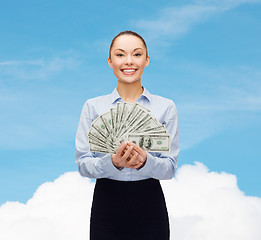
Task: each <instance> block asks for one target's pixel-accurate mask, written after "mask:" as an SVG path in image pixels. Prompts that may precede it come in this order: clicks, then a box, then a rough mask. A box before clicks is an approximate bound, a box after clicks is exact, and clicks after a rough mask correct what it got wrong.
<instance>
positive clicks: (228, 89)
mask: <svg viewBox="0 0 261 240" xmlns="http://www.w3.org/2000/svg"><path fill="white" fill-rule="evenodd" d="M176 67H177V66H176ZM178 67H180V68H181V69H186V74H187V75H186V77H185V78H191V79H192V80H191V81H189V82H188V84H189V85H190V87H191V89H193V93H189V94H184V93H183V92H182V93H181V94H180V95H179V94H178V93H175V96H173V99H176V98H177V99H178V100H179V102H178V104H177V105H178V113H179V122H180V126H179V127H180V143H181V144H180V145H181V148H182V149H183V150H184V149H188V148H190V147H192V146H194V145H196V144H198V143H199V142H201V141H203V140H205V139H207V138H209V137H211V136H213V135H215V134H217V133H220V132H222V131H226V130H227V129H231V128H234V129H235V128H244V127H245V126H249V125H250V124H251V125H252V126H256V125H260V124H259V123H260V120H261V118H260V117H261V115H260V112H261V97H260V96H261V82H260V77H261V72H260V70H259V69H255V68H252V67H240V66H238V67H230V68H227V67H222V68H221V67H211V66H201V65H199V64H195V65H192V64H188V65H184V66H182V65H179V66H178ZM199 86H200V89H199V88H198V87H199ZM203 93H204V94H203Z"/></svg>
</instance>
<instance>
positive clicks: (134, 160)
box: [111, 142, 143, 169]
mask: <svg viewBox="0 0 261 240" xmlns="http://www.w3.org/2000/svg"><path fill="white" fill-rule="evenodd" d="M111 160H112V163H113V165H114V166H115V167H117V168H121V167H123V168H133V169H136V168H139V167H140V166H141V165H142V164H143V162H142V161H140V160H139V154H138V152H137V151H135V150H134V147H133V146H132V145H129V144H128V142H124V143H122V145H121V146H120V148H119V149H118V150H117V152H116V154H112V155H111Z"/></svg>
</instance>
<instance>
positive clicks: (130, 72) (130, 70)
mask: <svg viewBox="0 0 261 240" xmlns="http://www.w3.org/2000/svg"><path fill="white" fill-rule="evenodd" d="M121 71H122V72H123V74H125V75H133V74H135V72H136V71H137V69H135V68H123V69H122V70H121Z"/></svg>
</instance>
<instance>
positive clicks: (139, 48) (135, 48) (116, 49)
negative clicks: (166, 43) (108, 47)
mask: <svg viewBox="0 0 261 240" xmlns="http://www.w3.org/2000/svg"><path fill="white" fill-rule="evenodd" d="M116 50H120V51H122V52H125V51H124V50H123V49H121V48H116V49H115V51H116ZM137 50H142V51H143V49H142V48H135V49H134V50H133V52H135V51H137Z"/></svg>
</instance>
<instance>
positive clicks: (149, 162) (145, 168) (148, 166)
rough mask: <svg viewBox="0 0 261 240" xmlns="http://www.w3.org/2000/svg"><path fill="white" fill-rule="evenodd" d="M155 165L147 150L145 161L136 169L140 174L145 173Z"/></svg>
mask: <svg viewBox="0 0 261 240" xmlns="http://www.w3.org/2000/svg"><path fill="white" fill-rule="evenodd" d="M155 165H156V160H155V158H154V157H153V156H152V155H151V154H150V153H148V152H147V160H146V163H145V165H144V166H143V167H142V168H140V169H138V171H139V172H140V173H141V174H144V175H147V174H148V173H149V172H150V171H152V170H153V169H154V167H155Z"/></svg>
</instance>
